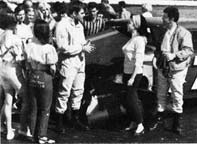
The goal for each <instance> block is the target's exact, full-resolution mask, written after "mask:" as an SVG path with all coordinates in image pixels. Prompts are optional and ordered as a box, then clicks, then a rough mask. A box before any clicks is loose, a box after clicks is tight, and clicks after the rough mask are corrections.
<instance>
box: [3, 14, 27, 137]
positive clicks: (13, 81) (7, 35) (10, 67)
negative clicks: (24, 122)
mask: <svg viewBox="0 0 197 144" xmlns="http://www.w3.org/2000/svg"><path fill="white" fill-rule="evenodd" d="M5 16H6V15H5ZM4 23H5V25H6V27H5V31H4V32H3V33H1V35H0V85H1V87H2V88H3V91H4V96H5V100H4V104H3V107H2V109H1V118H2V117H3V116H5V120H6V126H7V135H6V138H7V140H12V139H13V138H14V135H15V134H14V132H13V129H12V103H13V98H14V97H15V96H16V95H17V94H18V92H19V90H20V88H21V83H20V81H19V79H18V77H17V67H18V66H19V62H20V60H21V55H22V49H23V48H22V41H21V40H20V38H19V37H17V36H16V35H14V29H15V26H16V21H15V19H14V17H11V16H6V19H5V21H4Z"/></svg>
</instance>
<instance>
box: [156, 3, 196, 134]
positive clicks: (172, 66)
mask: <svg viewBox="0 0 197 144" xmlns="http://www.w3.org/2000/svg"><path fill="white" fill-rule="evenodd" d="M162 19H163V24H164V26H165V27H166V28H167V30H166V33H165V35H164V38H163V41H162V43H161V50H160V53H159V54H158V56H157V67H158V73H157V75H158V81H157V84H158V87H157V98H158V108H157V111H158V113H157V115H156V118H157V122H158V121H160V120H162V119H163V117H164V111H165V110H167V109H168V110H170V111H171V112H172V115H173V125H172V130H173V131H174V132H176V133H178V134H181V132H182V129H181V123H180V120H181V115H182V113H183V84H184V83H185V78H186V74H187V70H188V67H189V65H190V60H191V56H192V55H193V43H192V35H191V33H190V32H189V31H188V30H186V29H185V28H183V27H182V26H180V25H178V23H177V22H178V20H179V11H178V9H177V8H175V7H167V8H165V9H164V11H163V17H162ZM161 63H165V65H164V64H161ZM169 89H170V91H171V97H172V103H168V102H167V99H168V92H169ZM153 126H154V127H153V128H155V127H156V126H157V123H156V124H155V125H153Z"/></svg>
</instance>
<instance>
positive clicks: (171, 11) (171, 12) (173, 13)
mask: <svg viewBox="0 0 197 144" xmlns="http://www.w3.org/2000/svg"><path fill="white" fill-rule="evenodd" d="M163 12H164V13H167V14H168V17H169V19H172V18H174V21H175V22H177V21H178V20H179V10H178V9H177V8H176V7H173V6H169V7H167V8H165V9H164V10H163Z"/></svg>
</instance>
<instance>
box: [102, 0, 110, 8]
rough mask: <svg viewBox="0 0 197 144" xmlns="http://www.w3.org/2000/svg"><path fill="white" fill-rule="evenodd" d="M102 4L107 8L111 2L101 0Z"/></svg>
mask: <svg viewBox="0 0 197 144" xmlns="http://www.w3.org/2000/svg"><path fill="white" fill-rule="evenodd" d="M101 4H102V5H103V6H105V7H106V6H108V5H109V0H101Z"/></svg>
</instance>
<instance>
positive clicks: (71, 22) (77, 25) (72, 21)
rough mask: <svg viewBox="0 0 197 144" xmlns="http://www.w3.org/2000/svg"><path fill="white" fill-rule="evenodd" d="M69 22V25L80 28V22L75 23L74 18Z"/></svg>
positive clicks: (69, 18)
mask: <svg viewBox="0 0 197 144" xmlns="http://www.w3.org/2000/svg"><path fill="white" fill-rule="evenodd" d="M68 21H69V23H70V24H71V25H72V26H74V27H77V28H79V27H80V22H79V23H78V24H75V21H74V19H73V18H71V17H68Z"/></svg>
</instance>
